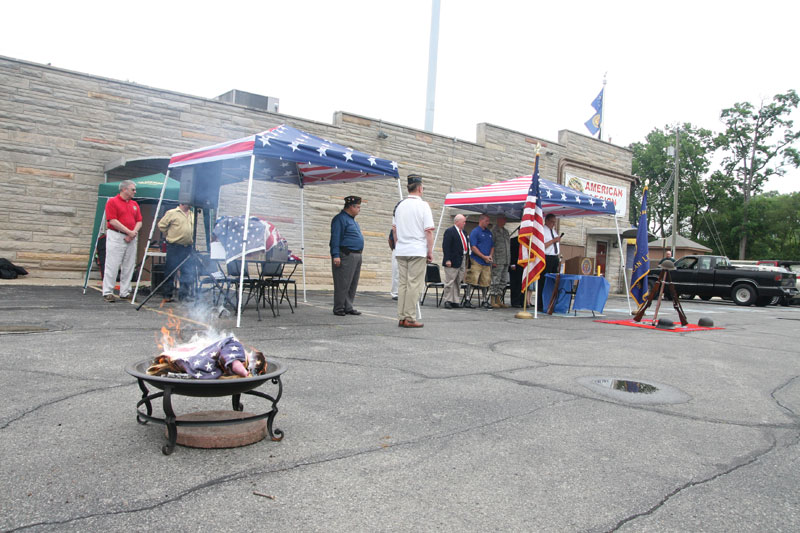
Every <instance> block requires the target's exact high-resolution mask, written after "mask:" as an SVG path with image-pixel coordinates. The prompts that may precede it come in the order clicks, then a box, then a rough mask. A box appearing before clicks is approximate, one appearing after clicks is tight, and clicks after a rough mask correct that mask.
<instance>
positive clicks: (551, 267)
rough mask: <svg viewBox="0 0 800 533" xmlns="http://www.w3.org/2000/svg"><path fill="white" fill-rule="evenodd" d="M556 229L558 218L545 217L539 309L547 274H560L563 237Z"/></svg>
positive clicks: (537, 291)
mask: <svg viewBox="0 0 800 533" xmlns="http://www.w3.org/2000/svg"><path fill="white" fill-rule="evenodd" d="M555 227H556V216H555V215H554V214H553V213H548V215H547V216H546V217H544V235H543V236H542V238H543V240H544V260H545V263H544V272H542V275H541V276H539V287H538V288H537V289H536V294H537V297H536V299H537V300H538V304H539V309H541V310H544V309H542V294H543V293H542V291H543V290H544V275H545V274H556V273H558V262H559V261H558V253H559V251H560V250H559V248H560V246H559V245H560V243H561V236H562V235H563V233H562V234H561V235H558V234H557V233H556V230H555Z"/></svg>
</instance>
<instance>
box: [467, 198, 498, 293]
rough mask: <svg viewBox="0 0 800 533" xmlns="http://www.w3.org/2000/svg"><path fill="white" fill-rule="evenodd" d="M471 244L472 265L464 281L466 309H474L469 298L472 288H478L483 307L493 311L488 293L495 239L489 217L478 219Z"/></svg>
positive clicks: (484, 215)
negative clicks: (490, 227)
mask: <svg viewBox="0 0 800 533" xmlns="http://www.w3.org/2000/svg"><path fill="white" fill-rule="evenodd" d="M469 244H470V249H471V251H472V253H471V254H470V256H469V257H470V259H471V260H472V264H471V265H470V267H469V270H468V271H467V276H466V278H465V279H464V281H465V282H466V283H467V285H468V287H467V294H466V296H467V300H466V301H465V302H464V307H473V305H472V303H471V302H470V301H469V298H470V297H471V295H472V287H473V286H475V287H478V290H480V291H481V294H482V295H483V307H485V308H487V309H491V308H492V306H491V304H490V303H489V301H488V300H487V298H486V291H487V289H488V288H489V283H490V282H491V281H492V260H493V257H494V239H493V238H492V232H491V231H490V230H489V215H487V214H482V215H481V216H480V218H479V219H478V226H477V227H476V228H475V229H473V230H472V232H470V234H469Z"/></svg>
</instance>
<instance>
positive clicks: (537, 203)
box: [517, 147, 545, 301]
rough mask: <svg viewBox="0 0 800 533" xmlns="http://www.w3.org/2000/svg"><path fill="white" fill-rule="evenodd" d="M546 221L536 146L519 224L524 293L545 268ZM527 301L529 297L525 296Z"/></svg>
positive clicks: (520, 263) (519, 262)
mask: <svg viewBox="0 0 800 533" xmlns="http://www.w3.org/2000/svg"><path fill="white" fill-rule="evenodd" d="M543 225H544V221H543V220H542V198H541V196H540V195H539V148H538V147H537V148H536V161H535V163H534V166H533V176H532V179H531V187H530V189H529V190H528V197H527V198H526V199H525V208H524V209H523V211H522V223H521V224H520V226H519V259H518V260H517V264H518V265H519V266H521V267H523V268H524V270H523V272H522V293H523V294H526V292H527V290H528V287H529V286H530V285H531V283H535V282H536V281H537V280H538V279H539V277H540V276H541V275H542V273H543V271H544V268H545V258H544V237H543V235H544V231H543ZM525 301H527V298H525Z"/></svg>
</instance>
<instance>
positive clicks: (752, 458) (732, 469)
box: [606, 435, 797, 533]
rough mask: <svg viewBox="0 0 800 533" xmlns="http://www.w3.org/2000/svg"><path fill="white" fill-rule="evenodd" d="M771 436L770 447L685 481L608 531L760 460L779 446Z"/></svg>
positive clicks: (646, 514) (608, 531) (649, 513)
mask: <svg viewBox="0 0 800 533" xmlns="http://www.w3.org/2000/svg"><path fill="white" fill-rule="evenodd" d="M771 436H772V444H771V445H770V446H769V447H767V448H766V449H764V450H762V451H760V452H754V453H753V454H751V455H750V456H749V459H747V460H745V461H741V462H739V463H736V464H734V465H732V466H731V467H730V468H728V469H727V470H725V471H723V472H718V473H717V474H714V475H713V476H710V477H708V478H706V479H701V480H699V481H690V482H688V483H685V484H683V485H681V486H680V487H677V488H676V489H674V490H673V491H671V492H670V493H669V494H667V495H665V496H664V497H663V498H662V499H661V500H660V501H659V502H658V503H656V504H655V505H653V506H652V507H650V508H649V509H647V510H646V511H642V512H641V513H636V514H633V515H631V516H628V517H626V518H624V519H622V520H620V521H619V522H617V523H616V524H615V525H614V526H613V527H612V528H611V529H608V530H606V533H611V532H613V531H617V530H618V529H619V528H621V527H622V526H624V525H625V524H627V523H629V522H632V521H633V520H636V519H637V518H641V517H643V516H649V515H652V514H653V513H655V512H656V511H658V510H659V509H660V508H662V507H663V506H664V505H666V504H667V502H668V501H669V500H671V499H672V498H674V497H675V496H678V495H680V494H681V493H682V492H683V491H685V490H687V489H691V488H693V487H697V486H700V485H705V484H707V483H711V482H712V481H715V480H717V479H719V478H721V477H723V476H727V475H728V474H731V473H733V472H735V471H737V470H739V469H741V468H744V467H746V466H749V465H751V464H753V463H755V462H756V461H758V460H759V459H761V458H762V457H764V456H765V455H767V454H769V453H771V452H773V451H775V450H776V449H777V448H778V442H777V439H776V438H775V436H774V435H771ZM796 443H797V440H796V439H795V442H794V443H789V444H787V445H786V446H784V447H788V446H790V445H794V444H796Z"/></svg>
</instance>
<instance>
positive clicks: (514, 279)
mask: <svg viewBox="0 0 800 533" xmlns="http://www.w3.org/2000/svg"><path fill="white" fill-rule="evenodd" d="M509 250H510V251H511V264H510V265H509V266H508V277H509V280H508V283H509V288H508V290H509V292H510V293H511V306H512V307H522V304H523V299H522V271H523V270H524V269H523V268H522V267H521V266H519V265H518V264H517V260H518V259H519V237H511V239H510V242H509Z"/></svg>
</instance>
